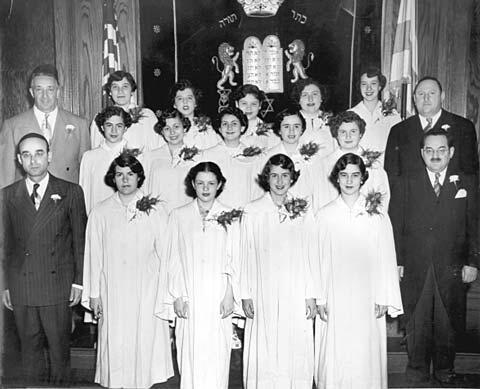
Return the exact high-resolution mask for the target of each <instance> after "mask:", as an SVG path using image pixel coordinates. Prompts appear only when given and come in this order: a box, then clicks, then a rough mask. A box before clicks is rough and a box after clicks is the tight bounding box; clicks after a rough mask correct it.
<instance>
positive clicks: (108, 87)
mask: <svg viewBox="0 0 480 389" xmlns="http://www.w3.org/2000/svg"><path fill="white" fill-rule="evenodd" d="M124 78H126V79H127V81H128V83H129V84H130V87H131V88H132V92H135V91H136V90H137V83H136V82H135V79H134V78H133V76H132V75H131V74H130V73H129V72H126V71H124V70H117V71H116V72H113V73H111V74H110V76H108V80H107V83H106V84H105V86H104V89H105V92H107V94H108V95H109V96H110V94H111V92H112V83H113V82H114V81H122V80H123V79H124Z"/></svg>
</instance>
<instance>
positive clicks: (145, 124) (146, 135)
mask: <svg viewBox="0 0 480 389" xmlns="http://www.w3.org/2000/svg"><path fill="white" fill-rule="evenodd" d="M134 107H135V105H131V106H130V107H128V108H129V109H131V108H134ZM141 115H142V117H141V118H140V119H139V120H138V122H137V123H132V125H131V126H130V127H129V128H128V129H127V131H126V132H125V134H124V135H123V138H124V139H125V140H126V141H127V143H128V147H129V148H132V149H140V150H141V151H142V152H146V151H149V150H154V149H157V148H159V147H161V146H163V145H164V144H165V140H164V139H163V136H161V135H159V134H157V133H156V132H155V130H154V129H153V127H154V126H155V124H156V123H157V121H158V118H157V116H156V115H155V114H154V113H153V111H152V110H150V109H148V108H142V110H141ZM90 139H91V142H92V149H94V148H95V147H98V146H99V145H100V143H101V141H102V139H103V135H102V133H101V132H100V130H99V129H98V127H97V124H96V123H95V120H93V121H92V124H91V125H90Z"/></svg>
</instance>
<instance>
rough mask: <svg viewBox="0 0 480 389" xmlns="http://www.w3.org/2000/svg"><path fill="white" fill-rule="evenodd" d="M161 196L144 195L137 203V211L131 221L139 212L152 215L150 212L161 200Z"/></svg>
mask: <svg viewBox="0 0 480 389" xmlns="http://www.w3.org/2000/svg"><path fill="white" fill-rule="evenodd" d="M160 201H161V200H160V198H158V197H151V196H150V195H146V196H143V197H142V198H141V199H140V200H138V201H137V202H136V204H135V213H134V214H133V216H132V218H131V219H130V221H132V220H133V219H135V218H136V217H137V215H138V213H139V212H143V213H146V214H147V216H148V215H150V212H151V211H152V210H153V209H155V205H157V204H158V203H159V202H160Z"/></svg>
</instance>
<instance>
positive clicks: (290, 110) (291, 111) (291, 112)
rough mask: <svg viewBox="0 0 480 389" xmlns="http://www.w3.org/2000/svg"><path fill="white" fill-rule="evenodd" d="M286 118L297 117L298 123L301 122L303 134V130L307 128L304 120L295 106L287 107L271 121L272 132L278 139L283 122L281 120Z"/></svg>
mask: <svg viewBox="0 0 480 389" xmlns="http://www.w3.org/2000/svg"><path fill="white" fill-rule="evenodd" d="M287 116H298V117H299V118H300V121H301V122H302V128H303V131H302V133H303V132H305V129H306V128H307V122H306V121H305V118H304V117H303V115H302V114H301V112H300V111H299V110H298V108H297V107H295V106H292V105H291V106H289V107H287V108H285V109H284V110H283V111H280V112H279V113H278V114H277V115H276V116H275V120H274V121H273V132H274V133H275V134H277V135H278V136H279V137H280V127H281V124H282V122H283V119H285V118H286V117H287Z"/></svg>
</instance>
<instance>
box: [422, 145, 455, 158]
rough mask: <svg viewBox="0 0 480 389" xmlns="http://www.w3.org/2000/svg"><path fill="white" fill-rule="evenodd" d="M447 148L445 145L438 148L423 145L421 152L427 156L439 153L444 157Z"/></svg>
mask: <svg viewBox="0 0 480 389" xmlns="http://www.w3.org/2000/svg"><path fill="white" fill-rule="evenodd" d="M448 151H449V150H448V148H446V147H440V148H439V149H436V150H435V149H432V148H431V147H424V148H423V152H424V153H425V154H426V155H428V156H429V157H430V156H432V155H435V154H437V155H439V156H440V157H444V156H445V155H447V153H448Z"/></svg>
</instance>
